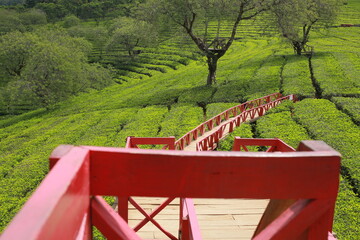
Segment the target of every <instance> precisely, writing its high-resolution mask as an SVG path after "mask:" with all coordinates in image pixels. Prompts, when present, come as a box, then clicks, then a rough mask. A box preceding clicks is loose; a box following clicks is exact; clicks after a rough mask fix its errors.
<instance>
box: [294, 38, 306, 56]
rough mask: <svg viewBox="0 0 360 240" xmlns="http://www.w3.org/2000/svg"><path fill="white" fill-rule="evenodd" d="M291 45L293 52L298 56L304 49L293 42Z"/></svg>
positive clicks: (298, 43) (299, 44)
mask: <svg viewBox="0 0 360 240" xmlns="http://www.w3.org/2000/svg"><path fill="white" fill-rule="evenodd" d="M292 45H293V47H294V52H295V53H296V54H297V55H299V56H300V55H301V53H302V51H303V49H304V46H303V45H302V44H301V43H300V42H296V41H293V43H292Z"/></svg>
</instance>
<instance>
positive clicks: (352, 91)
mask: <svg viewBox="0 0 360 240" xmlns="http://www.w3.org/2000/svg"><path fill="white" fill-rule="evenodd" d="M312 65H313V70H314V74H315V78H316V81H317V82H318V83H319V85H320V87H321V89H322V91H323V92H322V95H323V97H326V98H330V97H332V96H357V97H359V96H360V84H359V80H358V79H359V75H357V76H353V77H350V76H349V77H348V75H347V74H346V72H347V71H346V69H344V65H342V64H340V63H339V62H338V61H337V60H336V59H335V58H334V56H333V55H332V54H330V53H326V54H321V55H315V56H314V58H313V60H312Z"/></svg>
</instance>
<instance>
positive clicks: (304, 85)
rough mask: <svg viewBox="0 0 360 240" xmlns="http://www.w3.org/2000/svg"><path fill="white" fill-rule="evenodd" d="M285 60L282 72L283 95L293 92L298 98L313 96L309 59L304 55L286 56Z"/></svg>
mask: <svg viewBox="0 0 360 240" xmlns="http://www.w3.org/2000/svg"><path fill="white" fill-rule="evenodd" d="M286 60H287V61H286V64H285V65H284V69H283V72H282V81H283V84H282V87H283V91H284V95H289V94H295V95H297V96H298V97H300V98H303V97H315V89H314V87H313V85H312V82H311V74H310V70H309V59H308V58H307V57H305V56H286Z"/></svg>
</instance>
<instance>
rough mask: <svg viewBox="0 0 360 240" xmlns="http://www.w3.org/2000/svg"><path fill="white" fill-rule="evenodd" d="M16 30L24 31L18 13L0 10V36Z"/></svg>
mask: <svg viewBox="0 0 360 240" xmlns="http://www.w3.org/2000/svg"><path fill="white" fill-rule="evenodd" d="M16 30H18V31H24V30H25V28H24V26H23V25H22V23H21V20H20V16H19V13H17V12H16V11H13V10H7V9H0V35H1V34H5V33H8V32H11V31H16Z"/></svg>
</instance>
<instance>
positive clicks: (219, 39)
mask: <svg viewBox="0 0 360 240" xmlns="http://www.w3.org/2000/svg"><path fill="white" fill-rule="evenodd" d="M279 1H280V0H170V1H168V0H148V1H146V3H145V4H143V5H142V7H143V8H142V9H141V15H142V16H145V17H147V18H148V19H151V20H154V19H155V20H157V19H161V20H162V21H163V20H164V19H163V18H161V17H160V15H161V16H165V17H166V18H167V19H168V20H169V21H172V22H173V23H175V24H176V25H178V26H180V27H181V28H182V29H183V30H184V31H185V33H186V34H187V35H188V36H189V37H190V39H191V40H192V41H193V43H195V45H196V46H197V47H198V49H199V50H200V51H201V52H202V53H203V54H204V55H205V57H206V59H207V65H208V70H209V74H208V77H207V85H211V84H213V83H215V82H216V70H217V63H218V60H219V59H220V58H221V57H222V56H224V55H225V53H226V52H227V50H228V49H229V48H230V47H231V45H232V43H233V41H234V39H235V36H236V35H237V29H238V26H239V24H240V22H241V21H243V20H249V19H253V18H255V17H256V16H258V15H259V14H261V13H262V12H264V11H267V10H269V9H270V8H271V7H273V6H274V5H275V4H278V2H279ZM211 21H216V22H217V23H218V29H220V28H221V21H227V22H229V23H230V24H231V25H232V29H231V31H230V33H229V34H228V35H226V36H220V35H219V31H217V34H216V35H213V34H210V33H209V32H208V26H209V23H210V22H211Z"/></svg>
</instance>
